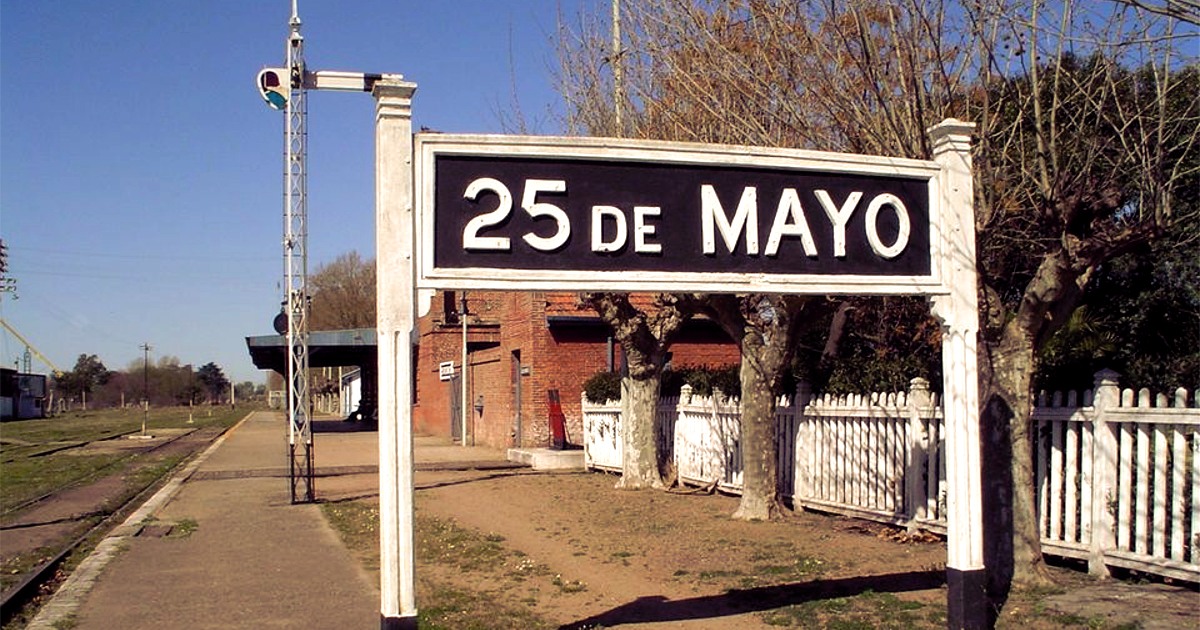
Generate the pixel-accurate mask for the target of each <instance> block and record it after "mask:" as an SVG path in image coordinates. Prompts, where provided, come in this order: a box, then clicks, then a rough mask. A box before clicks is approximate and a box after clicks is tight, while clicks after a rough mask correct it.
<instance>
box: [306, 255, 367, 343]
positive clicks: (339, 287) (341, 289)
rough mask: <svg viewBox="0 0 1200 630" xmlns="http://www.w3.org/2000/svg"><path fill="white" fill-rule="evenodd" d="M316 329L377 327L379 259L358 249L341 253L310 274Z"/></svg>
mask: <svg viewBox="0 0 1200 630" xmlns="http://www.w3.org/2000/svg"><path fill="white" fill-rule="evenodd" d="M308 284H309V293H310V294H311V295H312V310H311V311H310V313H309V328H310V329H312V330H343V329H348V328H374V327H375V261H374V260H364V259H363V258H362V257H361V256H359V254H358V252H356V251H351V252H349V253H347V254H342V255H341V256H338V257H337V258H336V259H335V260H334V261H333V262H331V263H327V264H324V265H321V266H319V267H317V270H316V271H315V272H314V273H313V274H312V275H310V276H309V278H308Z"/></svg>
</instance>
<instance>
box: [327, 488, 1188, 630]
mask: <svg viewBox="0 0 1200 630" xmlns="http://www.w3.org/2000/svg"><path fill="white" fill-rule="evenodd" d="M616 480H617V477H615V476H611V475H605V474H598V473H588V474H545V473H536V474H535V473H530V472H527V471H515V472H510V471H503V472H497V471H492V472H486V471H476V472H418V473H417V475H416V487H417V490H416V506H417V518H418V530H420V529H421V527H422V525H421V523H422V519H423V518H424V519H436V520H437V521H439V522H443V523H451V524H453V525H454V526H457V527H461V528H464V529H465V530H471V531H473V532H475V534H477V535H478V537H479V540H483V541H494V542H495V543H496V545H497V546H502V547H503V548H504V549H507V550H511V551H512V552H513V555H512V556H511V557H510V558H509V559H507V560H503V561H497V563H493V564H492V565H491V567H490V568H489V569H488V570H476V568H477V566H476V565H472V564H466V565H464V564H463V562H462V559H461V558H460V559H459V560H458V561H457V562H458V563H457V564H453V563H449V564H447V563H444V562H438V561H431V560H430V559H428V558H426V559H425V560H424V561H422V560H421V559H419V560H418V576H419V578H420V575H421V574H422V573H424V574H425V575H426V576H429V575H433V576H434V577H436V580H437V582H438V584H440V585H443V586H447V585H448V586H449V587H450V588H451V589H456V590H458V591H461V592H465V593H475V594H480V593H482V594H483V595H484V596H486V597H488V598H491V599H493V600H495V602H496V604H497V606H500V608H499V609H498V610H507V611H512V610H531V611H533V612H534V613H535V614H536V615H537V616H538V617H539V618H540V619H541V620H544V621H547V622H549V624H550V627H559V628H568V629H570V628H615V627H637V628H639V629H641V628H706V629H707V628H712V629H714V630H720V629H724V628H729V629H732V628H766V627H778V626H792V627H850V628H872V627H881V626H883V627H896V628H911V627H916V628H925V627H929V628H937V627H945V603H946V591H945V587H944V575H945V559H946V551H945V545H944V543H943V542H942V541H941V540H939V539H937V538H936V537H934V536H932V535H927V534H925V535H922V534H918V535H916V536H908V535H907V534H906V533H905V532H903V531H902V530H896V529H893V528H888V527H883V526H879V525H874V524H869V523H866V522H864V521H858V520H854V519H848V518H841V517H835V516H829V515H821V514H811V513H804V512H800V513H797V514H795V515H792V516H790V517H788V518H786V519H785V520H782V521H779V522H770V523H761V522H749V523H748V522H739V521H734V520H731V519H730V518H729V515H730V514H732V512H733V511H734V508H735V507H736V504H737V500H738V499H737V498H736V497H729V496H721V495H719V494H718V495H707V494H669V493H665V492H659V491H642V492H630V491H621V490H616V489H614V488H613V484H614V483H615V482H616ZM325 489H326V490H327V491H329V490H333V488H331V487H330V486H328V485H326V486H325ZM456 540H458V539H455V538H452V537H448V538H445V539H444V540H443V541H442V543H441V544H442V545H443V546H444V547H447V548H453V547H454V546H455V544H456V542H455V541H456ZM446 541H450V542H446ZM462 545H463V546H464V547H466V546H467V545H466V543H462ZM419 546H420V545H419ZM442 553H453V550H452V549H444V550H443V551H442ZM1056 575H1058V576H1059V578H1060V580H1061V581H1062V583H1063V588H1061V589H1056V590H1052V591H1047V592H1042V593H1033V594H1018V595H1016V596H1014V598H1013V599H1012V600H1011V601H1010V606H1009V607H1008V608H1006V610H1005V612H1006V613H1007V615H1008V616H1007V617H1006V618H1001V619H1000V620H999V622H998V625H999V626H1000V627H1022V628H1040V627H1045V628H1063V627H1087V628H1171V629H1172V630H1180V629H1181V628H1197V627H1200V596H1198V595H1197V592H1196V591H1195V590H1194V589H1188V588H1184V589H1180V588H1178V587H1173V586H1163V585H1161V584H1159V585H1151V586H1150V587H1142V589H1141V590H1138V587H1132V586H1129V585H1127V584H1125V583H1121V582H1116V583H1114V582H1111V581H1110V582H1096V581H1093V580H1091V579H1089V578H1087V576H1086V575H1082V574H1079V573H1077V572H1074V571H1066V570H1062V571H1057V572H1056ZM426 588H429V587H428V586H426ZM864 594H865V596H864ZM418 597H419V598H420V597H421V595H420V594H419V595H418ZM1054 598H1058V599H1057V600H1056V599H1054ZM1147 598H1149V599H1147ZM419 601H420V599H419ZM1151 601H1153V605H1151V606H1145V605H1143V604H1145V603H1149V602H1151ZM864 606H865V607H867V608H874V610H867V611H862V610H861V609H862V608H863V607H864ZM860 612H861V613H863V614H862V615H859V614H858V613H860ZM497 614H498V615H502V614H506V613H497ZM855 619H858V620H860V621H857V622H855V621H854V620H855ZM447 627H454V625H453V624H451V625H449V626H447ZM483 627H492V626H488V625H486V624H485V625H484V626H483ZM495 627H504V628H508V627H520V626H513V625H500V624H499V623H497V625H496V626H495Z"/></svg>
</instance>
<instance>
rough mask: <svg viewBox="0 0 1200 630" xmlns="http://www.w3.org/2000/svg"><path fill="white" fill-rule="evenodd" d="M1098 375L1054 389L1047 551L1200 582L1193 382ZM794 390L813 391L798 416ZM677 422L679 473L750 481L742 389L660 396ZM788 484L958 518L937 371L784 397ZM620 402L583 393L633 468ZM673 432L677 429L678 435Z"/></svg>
mask: <svg viewBox="0 0 1200 630" xmlns="http://www.w3.org/2000/svg"><path fill="white" fill-rule="evenodd" d="M1096 377H1097V379H1096V389H1095V392H1094V394H1093V391H1087V392H1084V393H1083V395H1082V396H1081V397H1080V396H1077V395H1076V394H1075V393H1074V392H1071V393H1069V394H1067V395H1066V396H1063V395H1061V394H1058V393H1056V394H1054V395H1053V396H1049V397H1047V396H1043V397H1042V399H1040V400H1039V402H1038V405H1037V406H1036V407H1035V409H1034V420H1035V421H1036V422H1037V424H1038V429H1039V430H1038V434H1037V435H1038V438H1037V443H1036V445H1035V451H1034V452H1035V460H1036V461H1035V467H1036V474H1037V480H1038V501H1039V503H1038V507H1039V513H1040V517H1041V520H1042V542H1043V547H1044V549H1045V550H1046V552H1047V553H1052V554H1056V555H1061V556H1066V557H1074V558H1080V559H1086V560H1088V562H1089V567H1090V568H1091V570H1092V572H1094V573H1104V572H1106V571H1107V567H1109V566H1119V567H1125V568H1130V569H1137V570H1140V571H1146V572H1150V573H1155V574H1159V575H1163V576H1168V577H1172V578H1176V579H1181V580H1187V581H1193V582H1200V497H1198V496H1196V490H1197V487H1198V486H1200V456H1198V452H1197V451H1198V449H1200V409H1198V408H1197V407H1196V404H1197V403H1196V400H1195V398H1193V399H1192V406H1190V407H1189V406H1188V394H1187V392H1186V391H1185V390H1182V389H1180V390H1178V391H1176V392H1175V394H1174V396H1172V397H1171V398H1168V397H1166V396H1161V395H1160V396H1158V397H1156V398H1153V399H1152V398H1151V396H1150V394H1149V392H1147V391H1144V390H1143V391H1142V392H1140V393H1138V394H1137V395H1136V396H1135V394H1134V392H1132V391H1131V390H1125V391H1124V392H1121V391H1120V390H1119V388H1118V385H1117V381H1116V374H1115V373H1112V372H1107V371H1106V372H1101V373H1099V374H1097V375H1096ZM793 400H800V401H801V403H802V404H801V408H802V409H803V413H802V414H801V417H800V418H799V419H797V416H796V407H795V405H793V402H792V401H793ZM658 414H659V418H660V422H659V426H660V429H661V430H663V431H664V432H666V433H667V434H669V435H672V436H673V440H665V441H664V442H662V443H666V444H669V445H671V444H673V452H672V453H671V459H672V461H673V462H674V464H675V467H676V470H677V473H678V475H679V479H680V480H681V481H682V482H684V483H688V484H692V485H709V484H713V483H715V484H716V485H717V487H719V488H720V489H722V490H723V491H726V492H732V493H737V492H740V490H741V482H742V472H741V471H742V466H741V464H742V459H741V442H740V440H741V435H740V427H739V423H740V410H739V405H738V402H737V401H736V400H727V399H724V398H723V397H721V396H719V395H718V396H717V397H716V399H715V400H714V399H712V398H702V397H699V396H694V395H692V393H691V392H690V390H689V388H686V387H685V388H684V390H683V392H682V393H681V396H680V397H679V398H678V399H664V400H663V401H661V403H660V405H659V409H658ZM776 419H777V421H778V422H779V426H778V435H779V473H780V491H781V493H782V494H783V495H785V496H786V497H791V498H792V500H793V502H794V504H795V505H796V506H797V507H805V508H809V509H817V510H823V511H828V512H834V513H839V514H845V515H849V516H855V517H859V518H866V519H871V520H874V521H880V522H885V523H891V524H896V525H904V526H908V527H920V528H924V529H928V530H931V531H937V532H944V531H945V523H946V515H945V485H946V467H945V459H944V457H943V448H942V447H943V437H942V415H941V410H940V408H939V407H938V405H937V400H936V397H935V396H933V395H931V394H930V393H929V391H928V384H927V383H926V382H925V381H924V380H923V379H914V380H913V385H912V387H911V388H910V390H909V391H908V392H895V393H887V394H870V395H868V396H841V397H832V396H824V397H818V398H812V397H811V396H809V395H808V393H807V391H805V389H804V386H803V385H802V386H801V390H800V391H798V392H797V393H796V395H795V396H793V397H792V398H788V397H783V398H781V399H780V400H779V401H778V407H777V411H776ZM620 422H621V410H620V405H619V404H611V405H594V404H592V403H589V402H588V401H587V400H586V399H585V400H584V401H583V424H584V457H585V461H586V463H587V465H588V467H589V468H592V469H600V470H609V471H615V472H620V470H621V440H620ZM664 437H665V436H664Z"/></svg>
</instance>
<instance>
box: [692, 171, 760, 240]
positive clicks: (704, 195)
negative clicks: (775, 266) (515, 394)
mask: <svg viewBox="0 0 1200 630" xmlns="http://www.w3.org/2000/svg"><path fill="white" fill-rule="evenodd" d="M700 225H701V230H702V231H703V233H702V238H703V239H704V253H705V254H709V255H711V254H715V253H717V239H716V236H715V235H714V228H720V230H721V239H722V240H724V241H725V249H726V250H727V251H730V252H732V251H733V248H734V247H735V246H736V245H737V242H738V233H739V232H745V233H746V253H747V254H750V255H751V256H757V255H758V189H757V188H755V187H754V186H747V187H745V188H744V189H742V198H741V199H740V200H738V205H737V210H735V211H734V214H733V222H730V221H729V217H727V216H725V209H724V208H722V207H721V200H720V199H719V198H717V190H716V188H714V187H713V186H712V184H702V185H701V186H700Z"/></svg>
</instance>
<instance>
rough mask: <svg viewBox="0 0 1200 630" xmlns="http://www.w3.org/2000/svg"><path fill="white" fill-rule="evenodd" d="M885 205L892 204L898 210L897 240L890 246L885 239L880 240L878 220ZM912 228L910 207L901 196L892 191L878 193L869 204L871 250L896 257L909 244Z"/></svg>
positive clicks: (868, 232)
mask: <svg viewBox="0 0 1200 630" xmlns="http://www.w3.org/2000/svg"><path fill="white" fill-rule="evenodd" d="M884 206H891V207H892V210H893V211H895V212H896V222H897V223H898V229H897V231H896V242H895V243H892V244H891V245H890V246H887V245H884V244H883V241H880V240H879V228H878V226H877V221H878V220H879V210H880V209H881V208H883V207H884ZM911 229H912V226H911V225H910V222H909V220H908V208H905V207H904V202H903V201H900V198H899V197H897V196H896V195H893V194H891V193H883V194H881V195H876V197H875V198H874V199H872V200H871V204H870V205H869V206H867V242H868V243H870V244H871V251H873V252H875V253H876V254H879V255H880V256H881V257H883V258H888V259H891V258H895V257H896V256H899V255H900V252H902V251H904V248H905V247H907V246H908V233H909V231H910V230H911Z"/></svg>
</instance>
